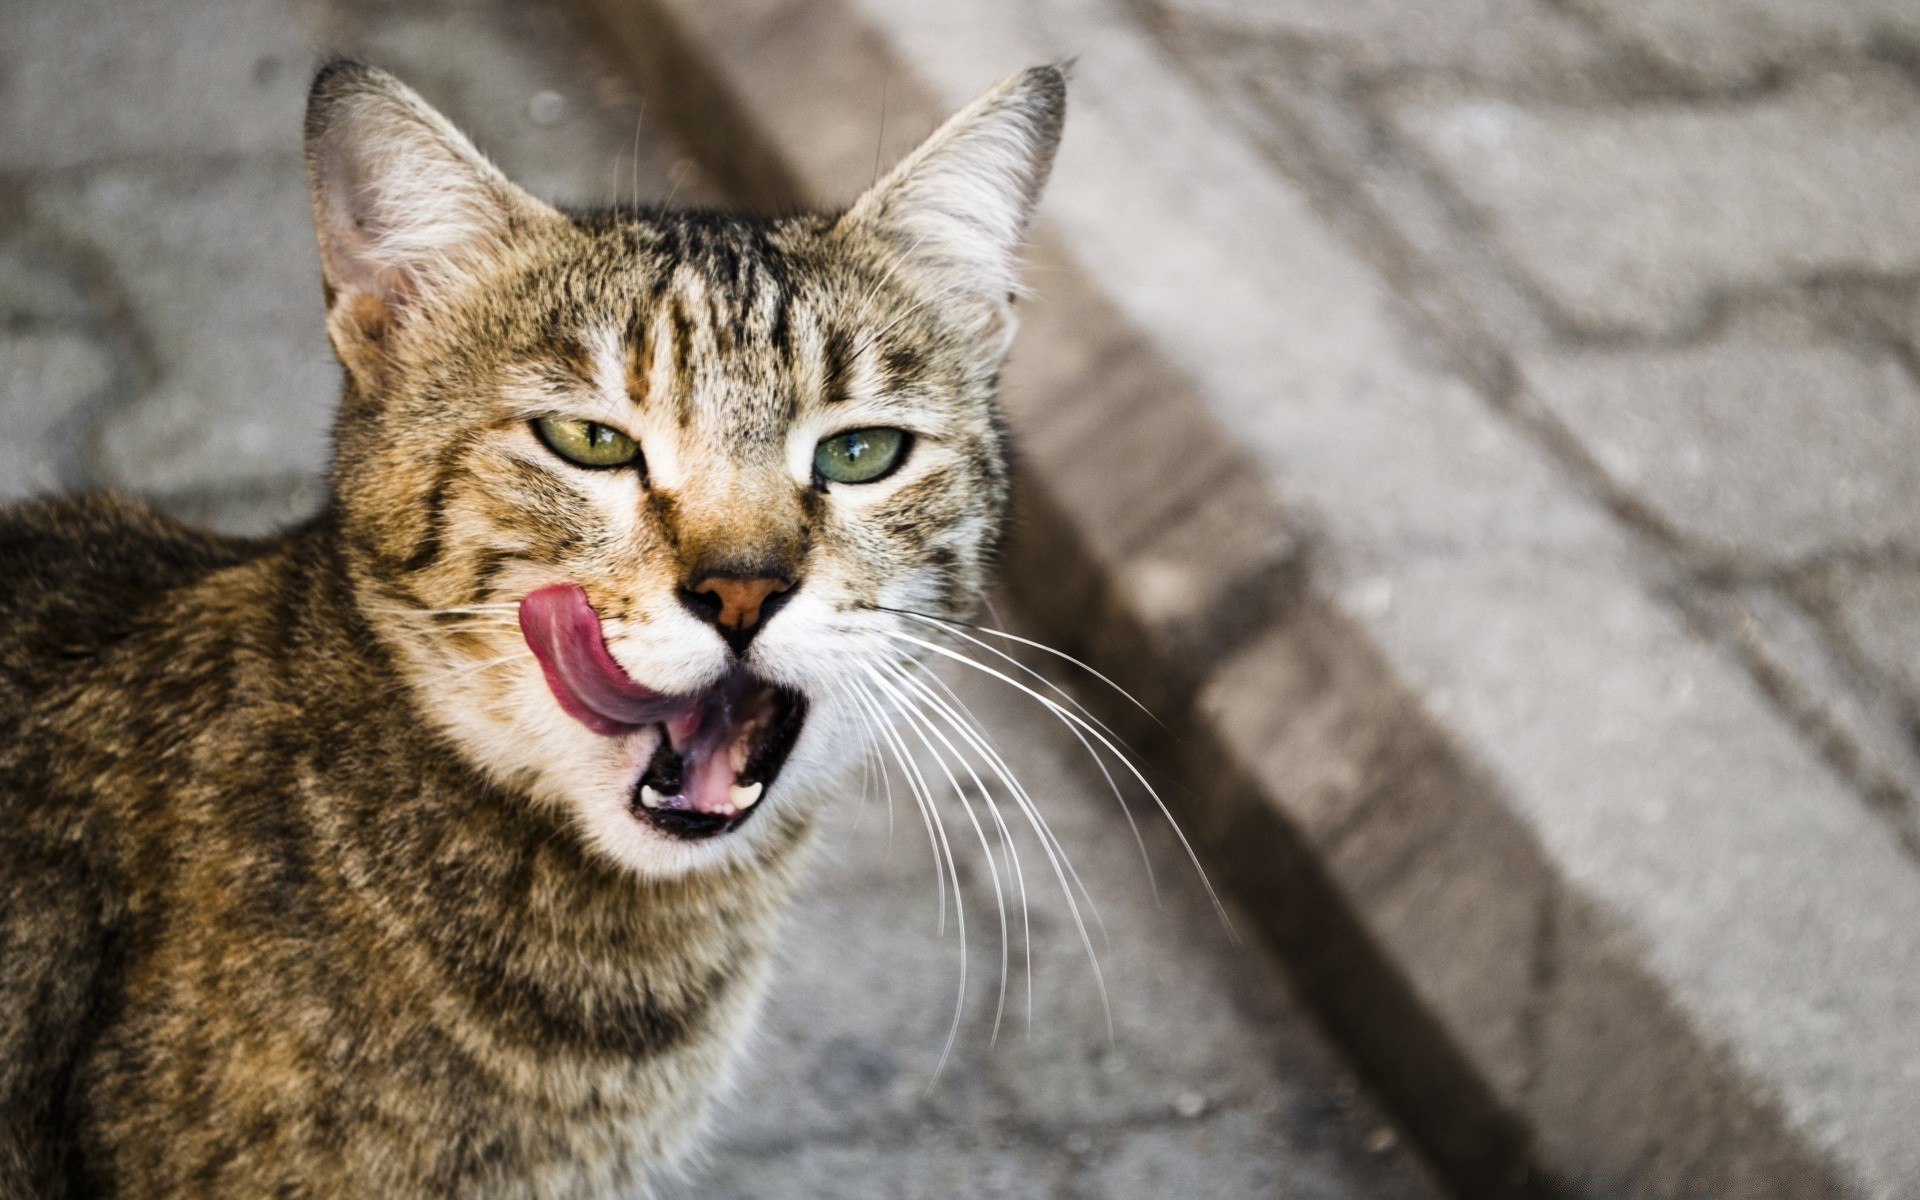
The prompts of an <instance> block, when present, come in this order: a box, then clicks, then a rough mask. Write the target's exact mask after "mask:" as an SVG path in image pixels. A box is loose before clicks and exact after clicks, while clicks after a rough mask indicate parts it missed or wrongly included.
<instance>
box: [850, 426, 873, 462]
mask: <svg viewBox="0 0 1920 1200" xmlns="http://www.w3.org/2000/svg"><path fill="white" fill-rule="evenodd" d="M869 448H870V446H869V443H868V442H867V439H866V435H865V434H859V433H850V434H848V435H847V445H846V453H847V461H848V462H856V463H857V462H859V461H860V460H861V459H862V458H864V457H866V453H867V451H868V449H869Z"/></svg>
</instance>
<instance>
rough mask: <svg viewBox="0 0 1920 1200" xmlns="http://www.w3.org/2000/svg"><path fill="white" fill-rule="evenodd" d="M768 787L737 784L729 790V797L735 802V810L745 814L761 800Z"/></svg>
mask: <svg viewBox="0 0 1920 1200" xmlns="http://www.w3.org/2000/svg"><path fill="white" fill-rule="evenodd" d="M766 786H767V785H766V784H764V783H748V784H739V783H736V784H734V785H733V786H732V787H731V788H729V789H727V796H728V798H729V799H731V800H732V801H733V806H734V808H736V809H738V810H740V811H741V812H745V811H746V810H747V809H749V808H752V807H753V806H754V803H755V802H756V801H758V800H759V799H760V793H761V792H762V791H764V790H766Z"/></svg>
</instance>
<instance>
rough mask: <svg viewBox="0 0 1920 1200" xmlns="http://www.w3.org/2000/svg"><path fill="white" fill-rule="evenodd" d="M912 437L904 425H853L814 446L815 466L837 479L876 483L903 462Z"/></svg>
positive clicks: (823, 474) (824, 475)
mask: <svg viewBox="0 0 1920 1200" xmlns="http://www.w3.org/2000/svg"><path fill="white" fill-rule="evenodd" d="M910 440H911V439H910V438H909V436H908V434H907V431H906V430H904V429H850V430H848V431H847V432H845V433H836V434H834V435H833V436H832V437H830V438H824V439H822V440H821V442H820V444H819V445H818V446H815V447H814V448H813V469H814V470H815V471H818V472H819V473H820V477H821V478H822V479H827V480H831V481H832V482H834V483H872V482H873V481H874V480H876V479H879V478H880V477H881V476H883V475H885V474H886V473H887V472H889V471H891V470H893V469H894V468H895V467H897V466H899V465H900V460H901V459H903V458H905V457H906V455H907V444H908V442H909V441H910Z"/></svg>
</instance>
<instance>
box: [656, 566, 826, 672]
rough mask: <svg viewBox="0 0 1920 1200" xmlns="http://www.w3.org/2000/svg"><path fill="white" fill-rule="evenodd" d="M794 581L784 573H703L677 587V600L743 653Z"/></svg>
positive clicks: (787, 597)
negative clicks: (688, 582)
mask: <svg viewBox="0 0 1920 1200" xmlns="http://www.w3.org/2000/svg"><path fill="white" fill-rule="evenodd" d="M797 582H798V581H797V580H795V579H793V578H792V577H791V576H787V575H750V576H745V577H742V576H738V575H720V574H714V575H707V576H705V577H703V578H700V579H696V580H695V581H694V582H693V584H692V585H691V586H689V587H683V588H681V589H680V603H682V604H684V605H686V606H687V608H688V609H689V610H691V611H692V613H693V615H694V616H696V617H699V618H700V619H701V620H703V621H705V622H706V623H707V624H709V625H711V626H713V627H714V628H715V629H717V630H719V631H720V636H721V637H723V638H725V639H726V640H727V645H729V646H732V647H733V652H734V653H735V654H745V653H746V652H747V645H748V643H750V642H752V641H753V635H754V634H756V633H759V632H760V628H761V626H763V625H765V624H766V623H767V619H768V618H769V617H771V616H773V614H774V611H775V610H776V609H778V608H779V607H780V606H781V605H782V604H785V603H786V602H787V601H788V600H789V599H790V598H791V597H792V595H793V588H794V585H795V583H797Z"/></svg>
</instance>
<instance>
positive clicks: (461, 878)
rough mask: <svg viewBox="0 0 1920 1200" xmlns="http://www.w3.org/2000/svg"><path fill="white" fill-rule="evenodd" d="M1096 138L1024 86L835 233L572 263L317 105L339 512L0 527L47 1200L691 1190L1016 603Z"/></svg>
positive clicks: (775, 229) (4, 1099) (1050, 72)
mask: <svg viewBox="0 0 1920 1200" xmlns="http://www.w3.org/2000/svg"><path fill="white" fill-rule="evenodd" d="M1063 105H1064V82H1063V79H1062V76H1061V74H1060V72H1059V71H1058V70H1056V69H1053V68H1036V69H1033V70H1030V71H1027V72H1025V73H1022V74H1019V75H1016V76H1014V77H1012V78H1010V79H1008V80H1006V81H1005V82H1003V83H1002V84H1000V85H999V86H998V87H996V88H994V89H993V90H992V91H990V92H989V93H987V94H986V95H985V96H983V97H982V98H981V99H980V100H978V101H976V102H975V103H974V104H973V105H972V106H970V107H969V108H967V109H966V110H965V111H963V112H962V113H960V114H959V115H958V116H956V117H954V118H953V119H952V120H951V121H949V122H948V123H947V124H946V125H944V126H943V127H942V128H941V129H940V130H939V131H937V132H936V133H935V134H934V135H933V136H932V137H931V138H930V139H929V140H928V141H927V142H926V143H925V144H923V145H922V146H921V147H920V148H919V149H918V150H916V151H915V152H914V153H913V154H911V155H910V156H909V157H908V158H907V159H905V160H904V161H903V162H902V163H900V164H899V165H898V166H897V167H896V168H894V169H893V170H892V171H891V172H890V173H889V174H888V175H886V176H885V177H884V178H882V179H881V180H879V182H877V183H876V184H875V186H874V187H873V188H872V189H871V190H869V191H868V192H867V193H866V194H865V195H863V196H862V197H861V198H860V199H859V200H858V201H857V202H855V203H854V204H853V205H852V207H851V208H849V209H848V210H847V211H845V212H844V213H841V214H838V215H803V216H791V217H782V218H778V219H767V218H760V217H752V216H741V215H732V214H720V213H713V212H704V211H699V212H666V211H635V210H631V209H617V210H610V211H598V212H562V211H559V210H557V209H555V208H552V207H550V206H548V205H546V204H544V203H542V202H540V201H538V200H536V199H534V198H533V197H531V196H529V195H528V194H526V193H525V192H523V191H521V190H520V189H519V188H517V187H516V186H514V185H513V184H512V183H510V182H508V181H507V179H506V178H504V177H503V176H502V175H501V174H500V173H499V172H498V171H497V170H496V169H495V168H494V167H493V166H491V165H490V164H489V163H488V162H487V161H486V160H485V159H484V158H483V157H482V156H481V155H480V154H479V153H478V152H477V151H476V150H475V149H474V147H473V146H472V145H471V144H470V143H469V142H468V141H467V140H466V139H465V138H464V137H462V136H461V135H460V133H458V132H457V131H456V130H454V129H453V127H452V126H451V125H449V124H448V123H447V121H446V120H445V119H444V118H442V117H441V116H440V115H439V114H438V113H436V112H435V111H433V110H432V109H431V108H429V107H428V106H427V105H426V103H425V102H423V101H422V100H421V99H420V98H419V97H418V96H417V95H415V94H414V93H413V92H412V91H410V90H408V89H407V88H406V87H405V86H403V85H402V84H400V83H399V82H398V81H396V80H395V79H393V78H392V77H391V76H389V75H386V74H384V73H382V72H380V71H377V70H374V69H371V68H368V67H365V66H361V65H358V64H355V63H347V62H342V63H336V64H334V65H331V66H329V67H327V68H326V69H324V70H323V71H321V73H320V74H319V77H318V78H317V79H316V80H315V82H314V85H313V90H312V94H311V97H310V100H309V106H308V111H307V120H306V162H307V170H308V179H309V184H310V190H311V197H312V206H313V215H314V223H315V226H316V228H317V232H318V235H319V244H320V259H321V264H322V268H323V275H324V282H325V296H326V314H327V315H326V328H327V334H328V337H329V338H330V340H331V342H332V344H333V348H334V350H335V352H336V353H337V355H338V356H339V359H340V361H341V363H342V364H343V365H344V367H345V385H344V394H343V397H342V400H341V403H340V409H339V415H338V419H337V423H336V426H335V432H334V444H335V454H334V461H333V466H332V471H331V476H330V490H329V494H330V500H329V502H328V503H327V504H326V506H325V507H324V509H323V511H321V512H320V514H319V515H318V516H316V517H314V518H313V519H312V520H310V521H308V522H306V523H305V524H303V525H301V526H299V527H298V528H295V529H292V530H290V531H288V532H287V533H285V534H283V535H281V536H279V537H276V538H272V539H267V540H261V541H237V540H231V539H226V538H221V537H216V536H214V535H211V534H207V533H202V532H198V531H196V530H193V529H189V528H186V527H184V526H182V525H179V524H177V523H175V522H174V521H172V520H169V519H168V518H166V517H164V516H162V515H160V514H158V513H156V512H154V511H151V510H149V509H147V508H144V507H142V506H140V505H138V504H135V503H132V502H130V501H127V500H122V499H116V498H112V497H106V496H93V497H85V498H80V499H72V500H58V501H50V502H45V503H39V504H33V505H29V506H26V507H23V508H17V509H14V510H12V511H10V512H7V513H5V514H3V515H0V612H3V613H4V617H0V1196H4V1197H6V1198H8V1200H15V1198H22V1200H24V1198H36V1200H38V1198H49V1197H83V1196H84V1197H102V1198H104V1197H194V1198H214V1197H244V1198H246V1200H259V1198H261V1197H283V1198H289V1197H380V1198H383V1200H391V1198H399V1197H416V1196H422V1197H424V1196H434V1197H448V1196H462V1197H469V1196H471V1197H482V1196H484V1197H494V1196H516V1197H561V1196H568V1197H580V1196H612V1195H618V1194H625V1193H629V1192H630V1191H632V1190H633V1189H635V1188H637V1187H642V1186H644V1183H645V1180H646V1178H647V1177H648V1175H649V1173H650V1172H652V1171H654V1170H656V1169H657V1168H659V1167H660V1166H662V1165H663V1164H666V1163H670V1162H671V1161H672V1160H673V1159H674V1157H675V1156H676V1154H678V1153H679V1152H681V1151H682V1150H683V1149H684V1148H685V1147H686V1146H687V1145H688V1143H689V1141H690V1140H691V1139H692V1138H693V1137H694V1136H695V1135H696V1133H697V1131H698V1130H699V1127H700V1125H701V1123H702V1119H703V1115H704V1114H705V1112H706V1110H707V1108H708V1106H709V1103H710V1098H711V1097H712V1095H713V1094H714V1092H715V1090H716V1088H717V1087H719V1086H720V1084H721V1083H722V1081H723V1080H724V1078H725V1076H726V1073H727V1070H728V1065H729V1061H730V1059H731V1058H732V1057H733V1056H734V1054H735V1053H736V1051H737V1050H738V1048H739V1046H740V1044H741V1042H742V1039H743V1036H744V1033H745V1030H746V1027H747V1024H748V1023H749V1022H750V1021H751V1019H752V1017H753V1014H754V1011H755V1008H756V1005H757V1002H758V998H759V996H760V993H761V991H762V989H763V987H764V984H765V980H766V974H767V960H768V949H769V943H770V942H771V941H772V940H773V938H774V936H775V933H776V927H777V923H778V920H779V917H780V913H781V910H782V908H783V905H784V903H785V901H786V898H787V896H788V893H789V891H790V889H791V888H792V886H793V884H794V882H795V878H796V874H797V872H798V871H799V869H800V866H801V860H802V858H803V857H804V850H805V847H806V845H807V842H808V837H809V830H810V829H811V828H812V826H813V825H814V823H815V820H816V816H817V814H818V811H819V806H820V805H821V804H823V803H825V802H826V801H827V800H828V799H829V798H830V796H831V794H832V792H833V791H834V789H835V788H836V786H837V785H838V784H839V783H840V781H841V780H842V778H843V768H844V767H845V766H846V765H847V764H848V763H849V762H850V761H852V760H856V759H857V758H858V757H859V755H860V747H861V745H862V744H863V738H864V732H863V731H864V730H865V728H866V722H865V718H866V717H869V716H872V715H874V714H873V713H872V712H871V711H868V710H865V709H863V708H862V704H863V703H864V702H865V701H863V699H862V697H863V695H864V693H862V692H861V691H860V690H859V689H858V688H857V687H855V686H853V683H854V682H855V681H857V680H858V679H859V678H860V677H861V673H862V672H864V671H869V670H870V669H878V670H882V671H884V670H889V669H891V670H897V669H898V668H897V666H894V667H887V666H885V664H889V663H891V664H898V663H899V662H900V661H901V660H902V650H903V647H904V648H909V649H910V648H911V647H910V644H909V643H906V642H904V641H903V640H902V631H903V630H905V629H909V628H913V629H917V630H919V636H920V637H925V636H926V634H925V632H924V627H923V626H916V625H915V624H914V623H915V622H918V621H923V620H924V617H909V616H907V615H905V614H907V613H917V614H926V615H930V616H932V617H936V618H943V619H944V618H951V617H955V616H959V615H961V614H964V613H965V612H966V611H967V610H968V609H969V608H970V607H971V606H972V605H974V604H975V603H976V601H977V600H978V598H979V597H980V595H981V591H982V587H983V585H984V582H985V579H986V572H987V568H988V560H989V557H990V555H991V552H992V549H993V546H994V542H995V538H996V536H997V533H998V531H999V528H1000V525H1001V520H1002V513H1003V509H1004V507H1005V503H1006V494H1007V470H1006V462H1005V447H1004V445H1003V434H1002V431H1001V428H1000V425H999V423H998V421H997V418H996V415H995V408H994V400H993V393H994V388H995V382H996V378H997V375H998V372H999V369H1000V366H1001V362H1002V359H1003V357H1004V355H1005V353H1006V350H1007V345H1008V341H1009V339H1010V337H1011V335H1012V332H1013V325H1014V322H1013V313H1012V297H1013V294H1014V292H1015V291H1016V278H1015V272H1016V254H1017V252H1018V246H1019V243H1020V241H1021V239H1022V236H1023V234H1024V232H1025V229H1026V227H1027V224H1028V220H1029V217H1030V214H1031V212H1032V209H1033V205H1034V202H1035V199H1036V197H1037V194H1038V192H1039V190H1040V188H1041V186H1042V184H1043V183H1044V181H1045V179H1046V175H1047V172H1048V169H1049V166H1050V164H1051V161H1052V157H1053V151H1054V147H1055V144H1056V142H1057V140H1058V137H1059V133H1060V126H1061V120H1062V114H1063ZM869 678H871V676H869Z"/></svg>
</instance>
